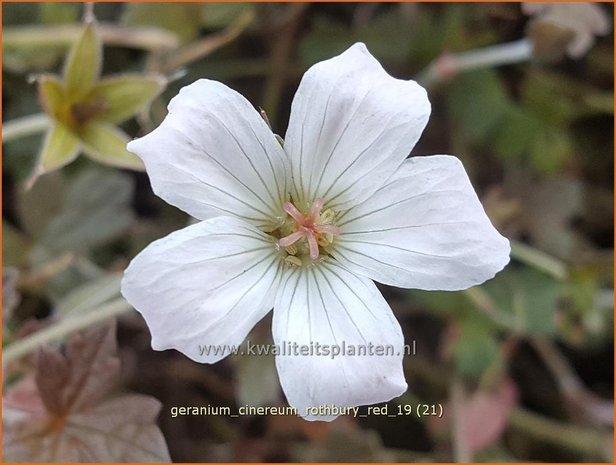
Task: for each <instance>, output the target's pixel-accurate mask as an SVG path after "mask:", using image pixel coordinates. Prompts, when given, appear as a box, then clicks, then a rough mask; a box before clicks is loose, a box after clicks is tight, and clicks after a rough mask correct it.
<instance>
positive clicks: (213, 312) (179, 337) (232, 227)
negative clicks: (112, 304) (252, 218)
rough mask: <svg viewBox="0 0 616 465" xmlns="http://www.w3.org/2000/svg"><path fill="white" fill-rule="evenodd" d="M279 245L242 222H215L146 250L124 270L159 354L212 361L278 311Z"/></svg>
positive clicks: (130, 296)
mask: <svg viewBox="0 0 616 465" xmlns="http://www.w3.org/2000/svg"><path fill="white" fill-rule="evenodd" d="M275 247H276V246H275V244H274V243H273V242H272V240H271V238H270V237H269V236H267V235H265V234H264V233H262V232H260V231H258V230H257V229H256V228H254V227H253V226H251V225H250V224H248V223H246V222H244V221H241V220H238V219H236V218H231V217H217V218H212V219H210V220H207V221H203V222H201V223H197V224H194V225H192V226H188V227H187V228H184V229H182V230H180V231H176V232H174V233H172V234H170V235H168V236H167V237H164V238H163V239H160V240H158V241H156V242H153V243H152V244H150V245H149V246H148V247H146V249H145V250H143V252H141V253H140V254H139V255H137V256H136V257H135V259H134V260H133V261H132V262H131V264H130V265H129V267H128V269H127V270H126V272H125V274H124V279H123V281H122V294H123V295H124V297H125V298H126V300H128V301H129V302H130V303H131V304H132V305H133V306H134V307H135V308H136V309H137V310H138V311H139V312H140V313H141V314H142V315H143V317H144V318H145V320H146V322H147V324H148V327H149V328H150V332H151V333H152V347H153V348H154V349H155V350H164V349H169V348H174V349H177V350H179V351H180V352H182V353H184V354H185V355H187V356H188V357H190V358H191V359H193V360H195V361H198V362H203V363H214V362H216V361H218V360H220V359H222V358H224V357H225V356H227V355H229V351H230V348H229V347H227V348H225V347H223V346H224V345H229V346H237V345H239V344H240V343H241V342H242V341H243V340H244V338H245V337H246V335H247V334H248V332H249V331H250V329H251V328H252V327H253V326H254V325H255V324H256V323H257V322H258V321H259V320H260V319H261V318H263V316H265V314H266V313H267V312H268V311H269V310H270V309H271V308H272V306H273V302H274V294H275V291H276V288H277V283H278V281H279V278H280V270H279V260H278V257H277V253H276V249H275ZM216 345H219V346H221V349H220V351H219V352H216V349H214V348H213V347H214V346H216ZM205 346H208V347H209V348H211V350H210V352H209V354H208V353H207V351H206V350H203V347H205ZM223 349H224V353H223V352H222V350H223Z"/></svg>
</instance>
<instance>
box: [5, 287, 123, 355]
mask: <svg viewBox="0 0 616 465" xmlns="http://www.w3.org/2000/svg"><path fill="white" fill-rule="evenodd" d="M132 308H133V307H132V306H131V305H129V303H128V302H126V301H125V300H124V299H122V298H120V299H117V300H114V301H112V302H110V303H108V304H106V305H102V306H101V307H99V308H98V309H97V310H92V311H89V312H87V313H83V314H80V315H79V316H75V317H72V318H67V319H65V320H61V321H59V322H58V323H56V324H55V325H53V326H51V327H49V328H45V329H42V330H40V331H38V332H36V333H34V334H32V335H31V336H28V337H25V338H24V339H20V340H18V341H16V342H14V343H13V344H10V345H9V346H8V347H6V348H5V349H4V351H3V352H4V353H3V355H2V361H3V363H4V364H7V363H9V362H12V361H13V360H16V359H18V358H20V357H23V356H24V355H27V354H29V353H31V352H33V351H34V350H36V349H37V348H38V347H39V346H41V345H43V344H47V343H49V342H52V341H57V340H61V339H63V338H65V337H66V336H68V335H69V334H71V333H74V332H76V331H80V330H82V329H85V328H87V327H89V326H93V325H95V324H98V323H101V322H103V321H106V320H110V319H111V318H114V317H116V316H118V315H121V314H122V313H126V312H128V311H129V310H131V309H132ZM5 366H6V365H5Z"/></svg>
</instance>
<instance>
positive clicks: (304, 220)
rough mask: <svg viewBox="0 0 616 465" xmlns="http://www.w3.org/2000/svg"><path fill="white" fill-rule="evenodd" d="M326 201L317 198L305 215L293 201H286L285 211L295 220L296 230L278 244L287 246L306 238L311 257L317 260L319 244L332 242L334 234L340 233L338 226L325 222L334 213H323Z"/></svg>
mask: <svg viewBox="0 0 616 465" xmlns="http://www.w3.org/2000/svg"><path fill="white" fill-rule="evenodd" d="M324 203H325V202H324V201H323V199H316V200H315V201H314V203H313V204H312V207H311V208H310V212H309V213H308V214H307V215H305V214H303V213H302V212H300V211H299V210H298V209H297V208H296V207H295V205H293V204H292V203H291V202H285V203H284V205H283V208H284V211H285V212H287V213H288V214H289V216H291V218H293V220H295V225H294V229H295V231H294V232H292V233H291V234H289V235H288V236H285V237H283V238H281V239H279V241H278V244H279V245H280V246H281V247H284V248H287V247H289V246H291V245H293V244H295V243H296V242H297V241H299V240H302V239H305V240H306V242H307V243H308V250H309V252H310V258H311V259H312V260H313V261H314V260H317V259H318V258H319V253H320V250H319V244H320V243H321V244H322V243H331V240H332V238H333V236H337V235H338V234H340V228H338V226H335V225H333V224H329V223H327V222H325V221H328V220H330V218H331V216H332V215H331V214H328V215H322V214H321V209H322V208H323V204H324ZM326 213H327V212H326ZM327 236H329V237H327Z"/></svg>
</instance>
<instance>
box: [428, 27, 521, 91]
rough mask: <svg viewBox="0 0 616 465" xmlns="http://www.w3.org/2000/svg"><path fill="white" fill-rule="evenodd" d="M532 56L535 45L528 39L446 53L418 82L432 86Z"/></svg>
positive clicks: (431, 65) (429, 66)
mask: <svg viewBox="0 0 616 465" xmlns="http://www.w3.org/2000/svg"><path fill="white" fill-rule="evenodd" d="M532 56H533V45H532V43H531V42H530V40H529V39H526V38H524V39H520V40H517V41H515V42H508V43H504V44H498V45H491V46H489V47H483V48H478V49H476V50H469V51H467V52H461V53H455V54H447V53H446V54H443V55H441V56H440V57H438V58H437V59H436V60H434V61H433V62H432V63H431V64H430V65H428V67H427V68H426V69H425V70H424V71H422V72H421V73H420V74H419V76H418V78H417V81H418V82H419V83H420V84H422V85H423V86H431V85H434V84H436V83H438V82H440V81H443V80H445V79H449V78H451V77H453V76H455V75H456V74H458V73H460V72H462V71H470V70H473V69H482V68H493V67H495V66H502V65H509V64H512V63H519V62H523V61H528V60H530V59H531V58H532Z"/></svg>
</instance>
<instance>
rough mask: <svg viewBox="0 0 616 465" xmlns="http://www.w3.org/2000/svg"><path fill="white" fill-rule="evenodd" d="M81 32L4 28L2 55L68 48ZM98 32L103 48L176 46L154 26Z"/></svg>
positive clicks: (69, 27)
mask: <svg viewBox="0 0 616 465" xmlns="http://www.w3.org/2000/svg"><path fill="white" fill-rule="evenodd" d="M82 29H83V26H82V25H81V24H74V25H66V24H63V25H52V26H15V27H8V28H5V29H4V30H3V33H2V42H3V44H2V45H3V47H4V49H5V53H7V52H9V53H10V51H11V50H12V49H19V48H26V49H36V48H43V49H44V48H49V47H69V46H71V45H72V44H73V43H74V42H75V41H76V40H77V38H78V37H79V35H80V34H81V31H82ZM98 31H99V34H100V36H101V39H102V41H103V42H104V43H105V44H107V45H117V46H122V47H129V48H138V49H144V50H161V49H163V50H164V49H172V48H175V47H177V46H178V44H179V39H178V38H177V36H176V35H175V34H173V33H171V32H168V31H165V30H162V29H159V28H155V27H143V26H130V27H128V26H118V25H116V24H99V25H98Z"/></svg>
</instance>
